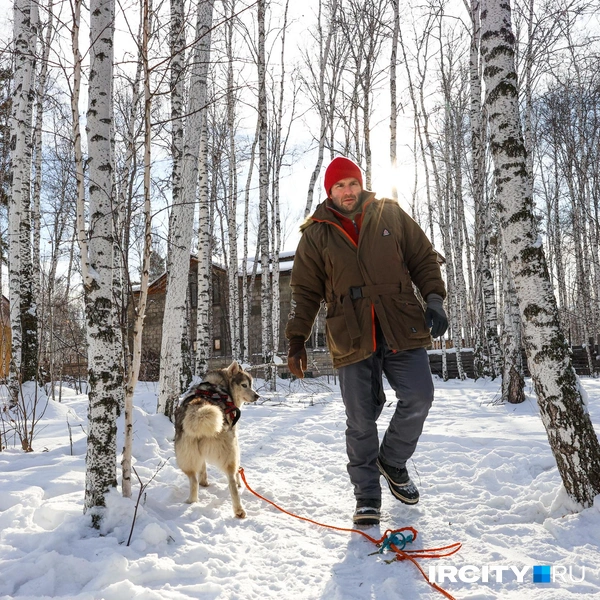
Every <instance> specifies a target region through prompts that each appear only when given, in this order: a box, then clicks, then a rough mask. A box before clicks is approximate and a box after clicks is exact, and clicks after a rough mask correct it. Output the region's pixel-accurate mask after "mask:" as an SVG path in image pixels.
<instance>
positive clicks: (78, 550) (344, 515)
mask: <svg viewBox="0 0 600 600" xmlns="http://www.w3.org/2000/svg"><path fill="white" fill-rule="evenodd" d="M284 385H285V384H284V383H283V382H282V393H284V392H283V389H284V388H283V386H284ZM288 385H289V384H288ZM583 385H584V387H585V388H586V390H587V391H588V395H589V402H590V406H591V411H592V417H593V420H594V423H595V425H596V427H597V429H598V427H599V426H600V382H598V381H596V380H592V379H587V380H583ZM330 388H331V389H326V388H325V387H324V386H323V385H320V386H319V385H318V384H317V385H315V382H308V387H307V386H304V385H299V384H298V383H295V384H292V389H291V390H290V389H289V388H288V389H287V390H286V391H285V394H286V399H285V400H283V398H280V399H279V400H278V399H268V400H266V401H265V402H264V403H263V404H260V405H254V406H249V407H246V408H245V409H244V411H243V414H242V419H241V421H240V426H241V430H240V439H241V447H242V465H243V467H244V469H245V473H246V477H247V479H248V483H249V484H250V486H251V487H253V488H254V489H255V490H256V491H257V492H258V493H260V494H262V495H264V496H266V497H268V498H270V499H271V500H273V501H275V502H277V503H278V504H280V505H281V506H282V507H284V508H285V509H287V510H289V511H292V512H294V513H297V514H299V515H302V516H305V517H308V518H310V519H313V520H316V521H319V522H323V523H327V524H331V525H336V526H341V527H350V526H351V515H352V512H353V509H354V500H353V496H352V491H351V487H350V484H349V481H348V478H347V475H346V470H345V462H346V458H345V444H344V427H345V426H344V412H343V405H342V403H341V399H340V395H339V389H338V388H337V387H336V386H334V385H331V386H330ZM387 393H388V400H389V402H388V403H387V405H386V408H385V409H384V413H383V415H382V417H381V423H382V424H385V422H386V421H387V419H389V416H390V414H391V411H392V409H393V399H394V398H393V393H392V392H391V391H390V390H388V392H387ZM497 395H498V383H497V382H489V381H478V382H473V381H467V382H458V381H450V382H447V383H444V382H441V381H439V380H438V381H436V401H435V403H434V407H433V409H432V412H431V414H430V417H429V419H428V421H427V423H426V429H425V432H424V434H423V436H422V438H421V442H420V444H419V448H418V449H417V453H416V455H415V457H414V461H413V462H412V463H411V464H410V465H409V467H410V470H411V474H412V475H413V477H414V478H415V481H416V483H417V484H418V486H419V488H420V491H421V498H422V500H421V502H420V503H419V504H418V505H417V506H414V507H407V506H404V505H402V504H399V503H398V502H396V501H395V500H394V499H393V498H392V496H391V495H390V494H389V493H388V492H387V489H385V490H384V495H383V507H382V508H383V521H382V525H381V528H380V532H381V533H380V532H379V531H378V530H377V529H376V528H372V529H371V530H369V531H368V533H369V534H370V535H372V536H374V537H379V535H381V534H382V533H383V531H384V530H385V529H388V528H398V527H403V526H408V525H411V526H413V527H415V528H416V529H417V530H418V531H419V539H418V540H417V542H416V543H415V545H414V546H415V547H419V548H420V547H437V546H442V545H446V544H449V543H452V542H457V541H459V542H462V544H463V548H462V550H461V551H460V553H458V554H456V555H454V556H452V557H450V558H447V559H442V560H440V561H433V562H432V561H422V564H423V566H424V568H425V569H426V570H427V568H428V567H429V565H430V564H436V565H451V566H455V567H457V568H460V567H462V566H465V565H474V566H476V567H478V568H479V567H483V566H484V565H517V566H518V567H519V568H521V567H525V566H527V565H563V566H566V567H569V566H572V567H573V569H574V571H573V576H574V577H575V578H576V579H580V578H581V568H582V567H585V581H583V582H574V583H573V582H570V581H569V578H568V575H567V577H566V579H567V581H560V580H557V581H556V582H555V583H546V584H534V583H533V582H532V578H531V572H530V571H529V572H527V574H526V575H525V577H524V581H523V582H518V581H517V578H516V575H514V574H513V573H512V572H511V573H504V574H503V581H502V583H498V582H496V581H495V579H493V578H492V577H490V581H488V582H482V581H476V582H474V583H462V582H460V581H457V582H456V583H451V582H448V581H446V582H445V583H444V584H443V587H444V588H445V589H447V590H448V591H449V592H450V593H451V594H452V595H453V596H455V598H457V600H459V599H460V600H462V599H465V600H466V599H469V600H493V599H500V598H502V599H503V600H505V599H506V600H523V599H540V600H559V599H560V600H570V599H576V598H582V597H587V596H600V572H599V566H600V549H599V541H600V514H599V509H600V503H599V504H597V505H596V506H595V507H594V508H591V509H588V510H585V511H583V512H581V513H578V514H573V511H572V510H570V508H571V507H570V506H569V502H568V501H567V499H566V498H565V496H564V495H563V493H562V492H561V491H560V480H559V476H558V473H557V470H556V467H555V463H554V460H553V458H552V455H551V453H550V450H549V447H548V443H547V440H546V435H545V432H544V430H543V427H542V425H541V422H540V419H539V417H538V415H537V407H536V405H535V401H534V400H533V399H532V397H531V394H529V395H528V400H527V402H526V403H524V404H523V405H520V406H518V407H513V406H501V405H496V404H494V403H493V401H494V399H496V398H497ZM136 406H137V410H136V416H135V430H136V435H135V442H134V444H135V445H134V454H135V458H136V463H135V466H136V469H137V471H138V473H139V475H140V477H141V478H142V480H143V481H147V480H148V479H149V478H150V477H152V475H153V474H154V472H155V470H156V469H157V467H158V466H159V465H160V464H161V463H162V462H164V461H168V462H167V464H166V466H164V467H163V468H162V470H161V471H160V472H159V473H158V475H157V477H156V479H155V481H153V482H152V483H151V484H150V486H149V487H148V489H147V493H146V496H145V503H144V505H143V507H142V508H141V509H140V512H139V514H138V520H137V523H136V527H135V531H134V535H133V542H132V544H131V546H129V547H127V546H126V545H125V542H126V541H127V538H128V536H129V530H130V527H131V518H132V514H133V503H132V502H131V501H128V500H124V499H122V498H121V497H120V496H119V495H118V494H116V493H115V494H113V495H112V496H111V498H110V510H109V512H108V516H107V519H106V523H105V527H106V531H105V532H104V533H105V534H106V535H103V536H101V537H98V536H97V535H95V534H94V532H92V531H90V530H89V529H88V528H87V526H86V523H87V521H86V519H85V518H84V517H83V516H82V515H81V511H82V503H83V491H82V490H83V484H84V474H85V465H84V459H85V440H84V433H83V430H82V428H81V427H80V426H79V425H80V424H81V425H82V426H83V427H85V414H86V397H85V396H76V395H75V394H74V393H72V392H71V393H70V394H69V395H68V396H67V397H65V398H64V400H63V403H62V404H51V405H50V406H49V408H48V411H47V413H46V415H45V418H44V425H45V429H44V430H43V431H41V432H40V436H39V438H38V440H37V441H36V443H35V444H34V448H35V449H36V450H37V451H36V452H35V453H33V454H23V453H21V452H20V451H18V450H16V449H9V450H8V451H6V452H4V453H0V489H1V490H2V492H1V493H0V573H1V574H2V575H1V577H0V600H8V599H14V600H25V599H29V598H36V599H43V598H64V599H69V600H101V599H102V600H130V599H131V598H140V599H143V600H154V599H156V600H158V599H160V600H184V599H189V598H198V599H200V598H202V599H203V600H204V599H227V600H266V599H275V598H277V599H284V600H288V599H299V600H317V599H323V600H354V599H356V600H366V599H377V600H396V599H398V600H400V599H402V600H414V599H423V600H430V599H431V600H433V599H437V600H442V598H443V596H442V595H441V594H439V593H438V592H436V591H435V590H433V589H432V588H431V587H430V586H429V585H428V584H427V583H426V582H425V580H424V579H423V578H422V576H421V575H420V574H419V572H418V571H417V569H416V568H415V567H414V565H411V564H408V563H393V564H386V563H385V562H384V561H383V560H382V558H381V557H380V556H369V554H370V553H371V552H373V551H374V550H375V549H376V548H375V547H374V546H373V545H372V544H370V543H369V542H368V541H366V540H365V539H364V538H362V537H361V536H359V535H357V534H346V533H338V532H334V531H331V530H326V529H322V528H319V527H317V526H315V525H311V524H309V523H304V522H302V521H299V520H297V519H293V518H292V517H289V516H287V515H285V514H282V513H280V512H278V511H277V510H276V509H274V508H273V507H271V506H269V505H267V504H266V503H264V502H263V501H261V500H259V499H258V498H256V497H254V496H253V495H252V494H250V493H249V492H248V491H247V490H245V491H244V493H243V494H242V501H243V503H244V505H245V508H246V510H247V512H248V518H247V519H245V520H243V521H240V520H238V519H235V518H234V517H233V514H232V510H231V501H230V499H229V494H228V491H227V486H226V482H225V478H224V476H222V475H221V474H220V473H219V472H218V471H216V470H214V469H212V468H209V479H210V482H211V485H210V486H209V487H208V488H206V489H201V491H200V502H199V503H198V504H196V505H187V504H184V503H183V500H185V498H186V497H187V491H188V490H187V478H186V477H185V476H184V475H183V474H182V473H181V472H179V471H178V469H177V468H176V465H175V461H174V458H173V449H172V437H173V429H172V426H171V424H170V422H169V421H168V420H167V419H166V418H164V417H162V416H160V415H155V414H153V413H154V409H155V406H156V396H155V393H154V388H153V387H152V386H149V385H146V384H140V386H139V389H138V390H137V393H136ZM67 419H68V421H69V423H70V425H71V427H72V429H73V435H74V455H73V456H71V455H70V447H69V440H68V431H67ZM380 429H382V428H380ZM44 449H46V450H47V452H42V450H44ZM137 489H138V486H137V485H136V486H135V487H134V493H135V494H137Z"/></svg>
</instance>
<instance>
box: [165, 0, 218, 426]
mask: <svg viewBox="0 0 600 600" xmlns="http://www.w3.org/2000/svg"><path fill="white" fill-rule="evenodd" d="M213 6H214V0H203V1H201V2H199V3H198V13H197V21H196V34H195V39H196V42H195V49H194V60H193V66H192V72H191V80H190V89H189V100H188V106H187V111H186V113H187V116H186V122H185V133H184V144H183V158H182V172H181V181H182V189H181V198H179V199H175V198H174V204H173V207H172V209H171V215H170V219H169V253H168V257H167V294H166V299H165V312H164V315H165V316H164V320H163V330H162V345H161V352H160V375H159V393H158V403H157V411H158V412H162V413H164V414H165V415H167V416H168V417H170V418H171V417H172V416H173V412H174V411H175V407H176V405H177V400H178V398H179V394H180V393H181V377H182V372H183V359H182V341H183V334H184V327H185V325H186V295H187V288H188V274H189V270H190V251H191V244H192V233H193V223H194V219H193V217H194V205H195V202H196V192H197V188H198V157H199V154H200V137H201V132H202V113H203V112H204V111H205V110H206V99H207V79H208V64H209V60H210V40H211V29H212V14H213ZM175 201H177V203H175Z"/></svg>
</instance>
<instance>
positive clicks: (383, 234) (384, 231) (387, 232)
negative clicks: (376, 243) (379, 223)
mask: <svg viewBox="0 0 600 600" xmlns="http://www.w3.org/2000/svg"><path fill="white" fill-rule="evenodd" d="M381 235H382V236H383V237H385V236H386V235H390V232H389V231H388V230H387V229H384V230H383V233H382V234H381Z"/></svg>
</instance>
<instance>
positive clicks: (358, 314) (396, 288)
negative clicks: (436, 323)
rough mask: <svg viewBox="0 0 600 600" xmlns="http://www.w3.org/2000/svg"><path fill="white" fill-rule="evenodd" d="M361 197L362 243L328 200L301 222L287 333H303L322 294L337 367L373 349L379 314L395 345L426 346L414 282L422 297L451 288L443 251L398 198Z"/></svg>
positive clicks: (427, 338) (291, 335)
mask: <svg viewBox="0 0 600 600" xmlns="http://www.w3.org/2000/svg"><path fill="white" fill-rule="evenodd" d="M361 201H362V206H363V220H362V226H361V230H360V236H359V240H358V245H357V244H355V243H354V241H353V240H352V238H351V237H350V236H349V235H348V233H347V232H346V231H344V228H343V227H342V225H341V224H340V221H339V220H338V219H337V218H336V216H335V213H334V212H333V211H331V210H330V209H329V208H327V206H328V202H329V206H332V204H331V202H330V201H328V200H326V201H325V202H322V203H321V204H319V206H318V207H317V209H316V210H315V212H314V214H313V215H312V216H310V217H308V219H307V220H306V221H305V223H304V224H303V225H302V227H301V231H302V237H301V239H300V242H299V244H298V248H297V250H296V255H295V257H294V266H293V269H292V277H291V287H292V309H291V312H290V315H289V321H288V323H287V326H286V332H285V334H286V337H287V339H288V340H291V339H293V338H296V339H298V338H302V339H303V340H304V341H306V340H307V339H308V337H309V336H310V334H311V331H312V327H313V323H314V320H315V318H316V316H317V313H318V311H319V306H320V303H321V300H325V302H326V306H327V317H326V334H327V345H328V347H329V351H330V353H331V357H332V359H333V365H334V367H336V368H337V367H342V366H345V365H349V364H352V363H355V362H358V361H360V360H364V359H365V358H368V357H369V356H370V355H371V354H372V353H373V352H374V351H375V345H376V344H375V315H376V316H377V320H378V321H379V324H380V326H381V329H382V332H383V335H384V336H385V339H386V342H387V344H388V346H389V348H390V349H392V350H408V349H412V348H422V347H427V346H429V345H430V344H431V337H430V334H429V328H428V327H427V325H426V323H425V318H424V312H423V308H422V306H421V304H420V303H419V301H418V300H417V298H416V296H415V293H414V291H413V285H412V284H413V283H414V284H415V285H416V286H417V288H418V289H419V291H420V293H421V295H422V297H423V298H425V299H426V298H427V296H428V295H429V294H431V293H435V294H439V295H440V296H442V298H445V296H446V288H445V285H444V282H443V280H442V276H441V272H440V266H439V263H438V254H437V253H436V251H435V250H434V249H433V246H432V245H431V242H430V241H429V239H428V238H427V236H426V235H425V233H424V232H423V230H422V229H421V228H420V227H419V225H418V224H417V223H416V222H415V221H414V220H413V219H411V217H410V216H409V215H408V214H407V213H406V212H404V211H403V210H402V209H401V208H400V205H399V204H398V202H397V201H395V200H390V199H387V198H383V199H381V200H378V199H376V198H375V194H374V193H373V192H368V191H366V190H363V192H362V195H361ZM334 208H335V207H334Z"/></svg>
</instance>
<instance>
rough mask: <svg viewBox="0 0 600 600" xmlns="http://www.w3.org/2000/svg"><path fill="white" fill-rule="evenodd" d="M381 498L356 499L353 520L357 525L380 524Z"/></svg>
mask: <svg viewBox="0 0 600 600" xmlns="http://www.w3.org/2000/svg"><path fill="white" fill-rule="evenodd" d="M380 509H381V500H380V499H379V498H359V499H357V500H356V510H355V511H354V517H353V519H352V520H353V522H354V525H355V526H364V525H379V518H380V517H381V510H380Z"/></svg>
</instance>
